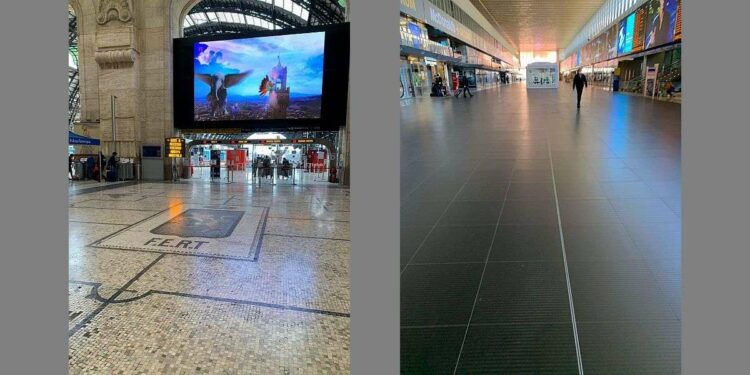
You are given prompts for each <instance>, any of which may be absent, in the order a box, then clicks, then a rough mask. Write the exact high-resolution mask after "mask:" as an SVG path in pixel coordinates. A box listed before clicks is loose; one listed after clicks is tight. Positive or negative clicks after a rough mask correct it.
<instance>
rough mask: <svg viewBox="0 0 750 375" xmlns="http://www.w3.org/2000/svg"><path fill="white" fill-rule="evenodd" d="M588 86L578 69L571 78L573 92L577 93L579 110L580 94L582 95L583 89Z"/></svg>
mask: <svg viewBox="0 0 750 375" xmlns="http://www.w3.org/2000/svg"><path fill="white" fill-rule="evenodd" d="M588 86H589V84H588V82H587V81H586V76H585V75H584V74H583V73H581V69H578V71H577V72H576V75H575V77H573V90H575V91H576V92H577V93H578V101H577V105H578V108H581V94H583V88H584V87H588Z"/></svg>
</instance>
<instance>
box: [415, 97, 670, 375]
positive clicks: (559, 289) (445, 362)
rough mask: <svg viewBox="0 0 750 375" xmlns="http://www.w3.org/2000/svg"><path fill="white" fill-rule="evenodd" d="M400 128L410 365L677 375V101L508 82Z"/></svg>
mask: <svg viewBox="0 0 750 375" xmlns="http://www.w3.org/2000/svg"><path fill="white" fill-rule="evenodd" d="M401 129H402V150H401V162H402V166H403V167H402V170H401V199H402V203H401V226H402V228H401V268H402V276H401V326H402V328H401V366H402V367H401V368H402V370H401V372H402V373H404V374H577V373H580V371H583V372H584V373H587V374H678V373H680V336H681V334H680V321H681V313H680V310H681V298H680V295H681V291H680V289H681V287H680V285H681V275H680V262H681V261H680V249H681V243H680V235H681V229H680V216H681V210H680V199H681V194H680V189H681V188H680V180H681V175H680V132H681V128H680V106H679V105H678V104H674V103H665V102H658V101H652V100H649V99H647V98H642V97H635V96H626V95H619V94H613V93H611V92H605V91H601V90H593V89H590V90H587V91H586V92H585V93H584V99H583V102H582V108H581V109H580V111H576V108H575V95H574V92H573V91H572V90H570V89H569V88H568V89H567V90H566V89H565V87H563V88H560V89H559V90H541V89H540V90H528V91H527V90H526V89H525V87H524V86H522V85H512V86H503V87H500V88H497V89H490V90H485V91H482V92H480V93H477V95H476V96H475V97H474V98H471V99H468V98H467V99H463V98H458V99H455V98H449V99H445V100H416V101H410V102H408V103H403V102H402V107H401ZM563 249H564V252H563ZM563 254H565V258H563ZM566 266H567V267H566ZM571 302H572V306H571ZM571 307H572V308H571ZM573 314H574V316H575V319H574V318H573ZM579 357H580V364H579Z"/></svg>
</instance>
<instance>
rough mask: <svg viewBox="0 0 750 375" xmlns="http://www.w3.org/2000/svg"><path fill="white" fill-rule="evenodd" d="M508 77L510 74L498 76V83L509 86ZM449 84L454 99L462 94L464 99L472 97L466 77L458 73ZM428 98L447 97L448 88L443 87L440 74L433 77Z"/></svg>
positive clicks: (467, 77)
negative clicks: (467, 95)
mask: <svg viewBox="0 0 750 375" xmlns="http://www.w3.org/2000/svg"><path fill="white" fill-rule="evenodd" d="M510 77H511V76H510V74H502V75H498V78H497V80H498V83H502V84H509V83H510V82H511V78H510ZM451 83H452V84H453V85H452V86H453V91H454V93H453V96H454V97H456V98H458V96H459V95H461V94H463V96H464V98H465V97H466V94H469V97H474V94H472V93H471V90H470V89H469V76H468V75H466V74H464V73H459V74H458V75H455V76H453V81H452V82H451ZM430 96H438V97H439V96H448V87H447V86H446V85H445V82H444V81H443V77H441V76H440V74H436V75H435V79H434V80H433V82H432V92H431V93H430Z"/></svg>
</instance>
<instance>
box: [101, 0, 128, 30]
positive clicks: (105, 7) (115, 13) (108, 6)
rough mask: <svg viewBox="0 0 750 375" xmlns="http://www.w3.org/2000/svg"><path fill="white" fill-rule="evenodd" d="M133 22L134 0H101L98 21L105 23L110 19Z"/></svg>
mask: <svg viewBox="0 0 750 375" xmlns="http://www.w3.org/2000/svg"><path fill="white" fill-rule="evenodd" d="M114 20H119V21H120V22H131V21H132V20H133V2H132V0H99V9H98V11H97V15H96V22H97V23H99V24H100V25H105V24H107V23H109V21H114Z"/></svg>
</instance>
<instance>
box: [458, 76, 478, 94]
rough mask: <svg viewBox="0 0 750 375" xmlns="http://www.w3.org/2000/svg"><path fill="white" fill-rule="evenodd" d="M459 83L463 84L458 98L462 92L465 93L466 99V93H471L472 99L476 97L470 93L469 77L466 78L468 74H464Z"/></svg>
mask: <svg viewBox="0 0 750 375" xmlns="http://www.w3.org/2000/svg"><path fill="white" fill-rule="evenodd" d="M459 82H460V84H461V90H459V91H456V97H458V95H459V94H461V91H463V93H464V98H465V97H466V93H467V92H468V93H469V96H470V97H472V98H473V97H474V94H472V93H471V91H469V77H467V76H466V74H462V75H461V78H459Z"/></svg>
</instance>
